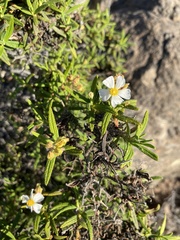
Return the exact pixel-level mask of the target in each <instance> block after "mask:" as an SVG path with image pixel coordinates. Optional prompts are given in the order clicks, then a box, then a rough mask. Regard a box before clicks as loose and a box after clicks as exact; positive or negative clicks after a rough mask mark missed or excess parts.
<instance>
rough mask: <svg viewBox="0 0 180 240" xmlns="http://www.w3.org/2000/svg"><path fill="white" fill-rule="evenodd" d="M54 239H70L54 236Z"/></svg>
mask: <svg viewBox="0 0 180 240" xmlns="http://www.w3.org/2000/svg"><path fill="white" fill-rule="evenodd" d="M53 238H54V239H56V240H61V239H68V237H67V236H54V237H53Z"/></svg>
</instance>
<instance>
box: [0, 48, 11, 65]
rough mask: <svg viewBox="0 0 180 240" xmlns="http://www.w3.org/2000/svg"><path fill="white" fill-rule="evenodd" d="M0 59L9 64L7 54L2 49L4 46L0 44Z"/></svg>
mask: <svg viewBox="0 0 180 240" xmlns="http://www.w3.org/2000/svg"><path fill="white" fill-rule="evenodd" d="M0 59H1V60H2V61H3V62H5V63H6V64H7V65H11V63H10V60H9V58H8V55H7V53H6V51H5V49H4V46H0Z"/></svg>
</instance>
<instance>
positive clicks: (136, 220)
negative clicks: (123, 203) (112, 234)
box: [130, 207, 139, 229]
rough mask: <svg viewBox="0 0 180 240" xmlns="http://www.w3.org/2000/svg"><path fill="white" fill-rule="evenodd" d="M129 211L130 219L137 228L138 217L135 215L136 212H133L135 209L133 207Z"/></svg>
mask: <svg viewBox="0 0 180 240" xmlns="http://www.w3.org/2000/svg"><path fill="white" fill-rule="evenodd" d="M130 213H131V217H132V221H133V223H134V226H135V228H136V229H139V224H138V219H137V216H136V213H135V210H134V208H133V207H132V209H131V210H130Z"/></svg>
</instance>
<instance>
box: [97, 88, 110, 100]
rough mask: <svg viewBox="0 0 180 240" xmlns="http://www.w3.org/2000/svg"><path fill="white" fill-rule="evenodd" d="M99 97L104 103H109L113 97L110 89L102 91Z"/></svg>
mask: <svg viewBox="0 0 180 240" xmlns="http://www.w3.org/2000/svg"><path fill="white" fill-rule="evenodd" d="M99 96H100V98H101V99H102V101H103V102H105V101H107V100H108V99H109V98H110V97H111V95H110V93H109V90H108V89H100V90H99Z"/></svg>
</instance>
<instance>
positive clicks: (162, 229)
mask: <svg viewBox="0 0 180 240" xmlns="http://www.w3.org/2000/svg"><path fill="white" fill-rule="evenodd" d="M165 228H166V215H164V220H163V223H162V225H161V228H160V236H162V235H163V233H164V231H165Z"/></svg>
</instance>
